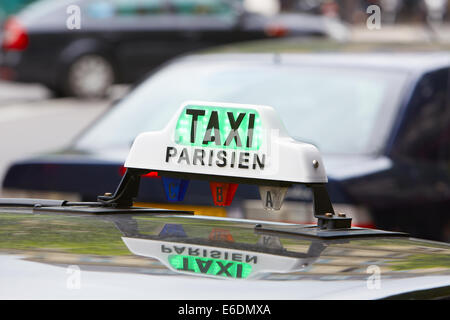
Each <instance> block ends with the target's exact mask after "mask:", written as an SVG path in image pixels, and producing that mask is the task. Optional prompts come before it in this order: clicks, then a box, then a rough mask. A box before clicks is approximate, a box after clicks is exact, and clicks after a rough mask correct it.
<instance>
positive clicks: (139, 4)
mask: <svg viewBox="0 0 450 320" xmlns="http://www.w3.org/2000/svg"><path fill="white" fill-rule="evenodd" d="M167 12H168V6H167V1H166V0H109V1H106V0H93V1H91V2H90V3H89V4H88V5H87V13H88V15H89V16H90V17H91V18H100V19H101V18H110V17H135V16H148V15H158V14H164V13H167Z"/></svg>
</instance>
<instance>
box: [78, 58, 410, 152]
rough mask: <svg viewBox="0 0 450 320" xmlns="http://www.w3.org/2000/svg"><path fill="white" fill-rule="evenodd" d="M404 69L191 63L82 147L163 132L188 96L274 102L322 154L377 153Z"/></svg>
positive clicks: (115, 112)
mask: <svg viewBox="0 0 450 320" xmlns="http://www.w3.org/2000/svg"><path fill="white" fill-rule="evenodd" d="M405 79H406V73H403V72H399V71H395V72H394V71H386V70H375V69H362V68H354V67H334V68H333V67H320V66H304V65H299V64H282V63H267V64H262V63H255V62H249V63H247V62H246V63H242V62H240V63H238V62H236V61H235V62H220V63H218V62H217V61H216V62H214V61H210V60H207V59H205V61H201V62H199V61H193V60H186V61H182V62H179V63H174V64H171V65H169V66H168V67H166V68H163V69H161V70H160V71H159V72H157V73H155V74H154V75H153V76H150V77H149V78H148V79H146V80H145V81H144V82H143V83H142V84H140V85H139V86H138V87H137V88H136V89H134V90H133V91H132V92H131V93H130V94H129V95H127V96H126V97H125V98H124V99H123V100H122V101H121V102H120V103H119V104H117V106H116V107H115V108H113V109H112V110H111V111H110V112H108V113H106V114H105V115H104V117H102V118H101V119H100V120H99V121H98V122H97V123H96V124H95V125H94V126H92V127H91V128H90V129H88V130H87V131H86V132H85V133H84V134H83V135H82V136H81V137H80V138H79V139H78V141H77V142H76V144H75V148H76V149H79V150H86V151H90V150H101V149H105V148H119V147H126V148H128V147H130V146H131V143H132V142H133V140H134V138H135V137H136V136H137V135H138V134H139V133H141V132H144V131H154V130H161V129H163V128H164V126H165V125H166V124H167V123H168V122H169V120H170V118H171V117H172V116H173V114H174V113H175V112H176V111H177V109H178V108H179V107H180V105H181V104H182V103H183V102H184V101H186V100H205V101H220V102H232V103H245V104H262V105H270V106H272V107H274V108H275V109H276V110H277V112H278V113H279V115H280V117H281V120H282V121H283V123H284V124H285V126H286V129H287V130H288V132H289V133H290V135H291V136H292V137H294V138H296V139H298V140H300V141H304V142H309V143H313V144H315V145H316V146H317V147H318V148H319V149H320V150H321V151H322V152H323V153H373V152H376V151H378V150H379V149H380V148H381V147H382V143H383V141H384V140H385V139H386V134H387V131H388V128H389V126H390V123H391V122H392V119H393V118H394V114H395V112H396V109H397V108H396V106H397V105H398V104H399V99H400V94H401V89H402V87H403V84H404V83H405Z"/></svg>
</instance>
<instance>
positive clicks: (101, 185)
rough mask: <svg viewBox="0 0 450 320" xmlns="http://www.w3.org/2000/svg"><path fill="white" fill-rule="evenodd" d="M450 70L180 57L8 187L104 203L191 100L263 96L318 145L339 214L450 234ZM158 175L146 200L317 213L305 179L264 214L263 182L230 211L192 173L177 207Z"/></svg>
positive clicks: (252, 212)
mask: <svg viewBox="0 0 450 320" xmlns="http://www.w3.org/2000/svg"><path fill="white" fill-rule="evenodd" d="M449 70H450V54H448V53H416V54H413V53H397V54H394V53H389V54H383V53H322V54H321V53H316V54H305V53H303V54H266V53H259V54H254V53H235V54H233V53H230V54H226V53H213V54H211V53H210V54H199V55H192V56H187V57H183V58H179V59H177V60H175V61H173V62H172V63H170V64H168V65H167V66H165V67H163V68H162V69H160V70H159V71H156V72H155V73H153V74H151V75H150V76H149V77H148V78H147V79H146V80H145V81H143V82H142V83H141V84H140V85H138V86H137V87H136V88H135V89H134V90H133V91H131V93H130V94H128V95H127V96H126V97H125V98H124V99H123V100H121V101H119V102H118V103H117V104H116V105H115V106H114V108H112V109H111V110H110V111H109V112H107V113H106V114H104V115H102V116H101V118H100V119H98V120H97V121H96V122H95V123H93V124H92V126H91V127H89V128H88V129H87V130H86V131H84V132H83V133H82V134H81V135H80V136H79V137H78V138H77V139H76V140H75V141H74V142H73V143H72V144H70V145H69V146H68V147H67V148H66V149H64V150H60V151H58V152H55V153H52V154H46V155H42V156H38V157H35V158H32V159H26V160H23V161H18V162H16V163H14V164H13V165H12V166H11V167H10V168H9V170H8V172H7V174H6V176H5V179H4V181H3V188H4V190H3V192H4V193H3V195H4V196H6V197H38V198H39V197H43V198H48V197H50V198H63V199H64V198H65V199H71V200H84V201H92V200H96V197H97V196H98V195H101V194H103V193H105V192H113V191H114V189H115V187H116V186H117V184H118V182H119V181H120V179H121V176H122V175H123V174H124V168H123V167H122V165H123V163H124V160H125V157H126V155H127V152H128V150H129V147H130V145H131V143H132V141H133V140H134V138H135V137H136V136H137V135H138V134H139V133H140V132H143V131H153V130H159V129H162V128H163V127H164V126H165V125H166V124H167V122H168V120H169V119H170V116H171V114H173V113H174V112H175V110H176V109H177V108H178V107H179V106H180V104H181V103H182V102H184V101H185V100H205V101H227V102H236V103H237V102H239V103H248V104H263V105H270V106H273V107H274V108H276V110H277V112H278V114H279V115H280V117H281V118H282V121H283V123H284V124H285V125H286V128H287V130H288V132H289V133H290V135H291V136H293V137H298V138H300V139H301V140H302V141H308V142H310V143H313V144H315V145H317V147H318V148H319V150H320V151H321V152H322V154H323V155H324V161H325V163H326V170H327V174H328V176H329V183H328V186H327V188H328V191H329V193H330V197H331V200H332V202H333V203H334V205H335V208H336V210H337V212H345V213H347V214H348V215H350V216H352V218H353V221H354V223H355V224H356V225H359V226H364V227H374V226H375V227H377V228H381V229H387V230H399V231H406V232H409V233H411V234H412V235H414V236H420V237H422V238H426V239H440V240H447V241H448V240H449V228H450V214H449V210H448V208H449V206H450V108H449V104H448V103H449V100H448V97H449V94H450V91H449V79H450V78H449V76H450V72H449ZM160 180H161V179H160V178H159V176H158V173H157V172H152V173H150V174H148V175H147V177H146V178H144V179H142V182H141V189H140V190H141V192H140V194H139V198H138V199H137V201H138V202H139V203H140V205H144V204H143V202H145V205H149V206H151V205H156V206H157V207H166V208H179V209H192V208H193V207H192V206H195V210H196V211H197V212H200V213H201V212H207V213H208V214H217V215H225V214H227V215H228V216H240V217H242V216H244V217H246V218H253V219H269V220H270V219H271V220H282V221H295V222H300V223H313V221H314V219H313V214H312V205H311V199H312V197H311V193H310V192H309V191H308V189H306V188H304V187H302V186H294V187H292V188H290V189H289V191H288V194H287V196H286V200H285V204H284V205H283V208H282V210H281V211H280V212H279V213H276V214H268V213H267V212H266V211H264V210H263V206H262V204H261V200H260V197H259V193H258V189H257V187H255V186H250V185H240V186H239V188H238V190H237V192H236V196H235V198H234V201H233V204H232V206H231V207H229V208H227V212H225V209H223V208H221V207H220V208H218V207H216V208H213V200H212V199H211V197H210V196H208V192H205V190H209V184H208V182H205V181H191V185H190V188H189V189H188V191H187V192H188V193H187V195H186V197H185V198H186V199H188V200H187V201H185V202H183V203H182V204H181V205H174V204H167V201H166V197H165V194H164V191H163V187H162V183H161V181H160ZM80 190H82V192H80ZM55 192H57V193H55ZM186 206H188V207H186ZM189 206H191V207H189ZM212 210H215V213H211V211H212Z"/></svg>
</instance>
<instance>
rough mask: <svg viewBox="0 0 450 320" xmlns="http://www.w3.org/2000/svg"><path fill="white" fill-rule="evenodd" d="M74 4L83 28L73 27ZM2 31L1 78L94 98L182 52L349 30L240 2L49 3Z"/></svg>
mask: <svg viewBox="0 0 450 320" xmlns="http://www.w3.org/2000/svg"><path fill="white" fill-rule="evenodd" d="M74 5H75V6H78V8H80V12H79V13H80V15H79V29H78V28H77V27H76V26H75V29H70V28H68V19H72V18H73V17H71V14H72V11H70V10H68V8H69V6H74ZM73 14H76V10H75V11H74V13H73ZM70 21H72V20H70ZM3 32H4V35H5V36H4V37H3V43H2V55H3V59H0V61H1V60H3V61H2V63H1V69H0V77H1V78H3V79H6V80H13V81H18V82H36V83H41V84H44V85H45V86H47V87H48V88H50V89H51V90H52V91H53V92H54V93H56V95H59V96H65V95H70V96H78V97H83V98H92V97H102V96H104V95H105V94H106V93H107V91H108V89H109V88H110V86H111V84H113V83H132V82H134V81H136V80H138V79H139V78H140V77H142V76H143V75H145V73H146V72H148V71H149V70H150V69H152V68H154V67H156V66H158V65H160V64H161V63H162V62H165V61H167V60H168V59H170V58H172V57H174V56H176V55H179V54H182V53H185V52H189V51H193V50H197V49H201V48H205V47H210V46H214V45H219V44H226V43H232V42H240V41H247V40H258V39H265V38H277V37H297V36H319V37H337V38H342V37H345V34H346V29H345V27H344V26H343V25H341V24H340V23H339V22H337V21H336V20H333V19H328V18H326V17H321V16H313V15H306V14H289V13H283V14H278V15H271V16H266V15H262V14H258V13H252V12H248V11H246V10H245V9H244V6H243V3H242V1H240V0H167V1H166V0H164V1H163V0H109V1H105V0H76V1H73V0H70V1H66V0H64V1H53V0H46V1H39V2H37V3H34V4H32V5H30V6H28V7H27V8H26V9H25V10H23V11H22V12H21V13H20V14H18V15H17V16H15V17H11V18H9V19H8V21H6V23H5V26H4V30H3Z"/></svg>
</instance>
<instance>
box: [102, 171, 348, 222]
mask: <svg viewBox="0 0 450 320" xmlns="http://www.w3.org/2000/svg"><path fill="white" fill-rule="evenodd" d="M148 172H150V170H146V169H134V168H127V171H126V172H125V174H124V176H123V177H122V180H121V181H120V183H119V186H118V187H117V189H116V191H115V192H114V194H105V195H102V196H98V197H97V200H98V202H99V203H101V205H102V206H105V207H113V208H129V207H132V206H133V199H134V198H136V197H137V195H138V191H139V184H140V181H141V175H143V174H147V173H148ZM308 187H310V188H311V189H312V192H313V207H314V217H316V218H317V226H318V227H319V228H320V229H322V230H323V229H326V230H334V229H348V228H351V223H352V218H347V217H345V216H340V215H336V214H335V213H334V209H333V205H332V204H331V201H330V197H329V195H328V191H327V189H326V187H325V184H309V185H308Z"/></svg>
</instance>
